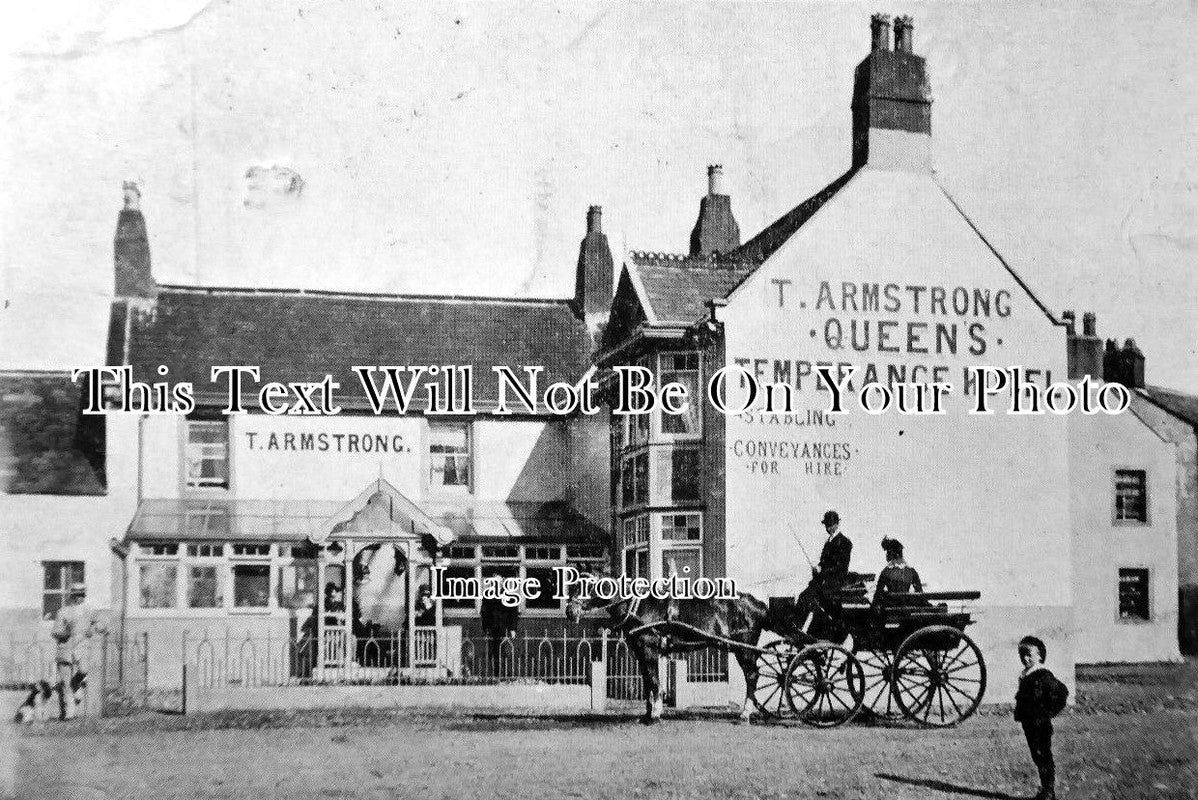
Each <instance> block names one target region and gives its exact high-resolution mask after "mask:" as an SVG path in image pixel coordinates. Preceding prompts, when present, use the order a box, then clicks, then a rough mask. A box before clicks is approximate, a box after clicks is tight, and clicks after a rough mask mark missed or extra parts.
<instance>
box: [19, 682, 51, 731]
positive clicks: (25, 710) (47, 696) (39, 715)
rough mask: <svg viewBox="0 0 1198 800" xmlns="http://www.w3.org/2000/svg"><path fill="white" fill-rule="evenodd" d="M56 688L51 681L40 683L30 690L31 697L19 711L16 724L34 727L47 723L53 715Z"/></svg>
mask: <svg viewBox="0 0 1198 800" xmlns="http://www.w3.org/2000/svg"><path fill="white" fill-rule="evenodd" d="M53 701H54V688H53V687H52V686H51V685H50V682H49V681H38V682H37V683H35V684H33V686H32V687H31V688H30V690H29V695H28V696H27V697H26V698H25V702H23V703H21V707H20V708H18V709H17V715H16V717H15V719H14V721H15V722H20V723H23V724H25V725H32V724H33V723H34V722H46V721H47V720H49V719H50V717H51V715H52V714H53V707H54V702H53Z"/></svg>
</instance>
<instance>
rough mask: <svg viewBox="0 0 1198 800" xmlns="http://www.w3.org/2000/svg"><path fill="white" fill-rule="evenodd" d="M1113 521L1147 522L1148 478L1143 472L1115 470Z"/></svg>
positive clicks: (1139, 470) (1140, 470)
mask: <svg viewBox="0 0 1198 800" xmlns="http://www.w3.org/2000/svg"><path fill="white" fill-rule="evenodd" d="M1115 521H1116V522H1145V523H1146V522H1148V476H1147V474H1146V473H1145V472H1144V470H1142V469H1117V470H1115Z"/></svg>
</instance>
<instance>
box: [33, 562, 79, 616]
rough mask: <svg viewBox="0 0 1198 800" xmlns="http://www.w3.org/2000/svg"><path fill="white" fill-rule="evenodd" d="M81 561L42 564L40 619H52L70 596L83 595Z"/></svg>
mask: <svg viewBox="0 0 1198 800" xmlns="http://www.w3.org/2000/svg"><path fill="white" fill-rule="evenodd" d="M84 589H85V586H84V581H83V562H82V561H43V562H42V619H53V618H54V615H55V614H57V613H58V609H60V608H62V607H63V606H65V605H66V604H67V598H69V597H70V596H71V595H72V594H75V593H79V594H84Z"/></svg>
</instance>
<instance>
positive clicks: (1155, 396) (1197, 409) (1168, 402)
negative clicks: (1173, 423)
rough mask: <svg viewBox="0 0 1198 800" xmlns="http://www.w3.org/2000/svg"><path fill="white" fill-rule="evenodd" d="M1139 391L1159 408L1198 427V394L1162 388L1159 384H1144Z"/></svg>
mask: <svg viewBox="0 0 1198 800" xmlns="http://www.w3.org/2000/svg"><path fill="white" fill-rule="evenodd" d="M1140 391H1141V392H1142V393H1143V394H1145V395H1147V396H1148V399H1150V400H1151V401H1152V402H1154V403H1156V404H1157V405H1158V406H1160V407H1161V408H1163V409H1165V410H1166V411H1168V412H1169V413H1171V414H1173V415H1174V416H1176V417H1180V418H1181V419H1184V420H1185V421H1186V422H1188V423H1190V424H1191V425H1193V426H1194V427H1195V428H1198V395H1192V394H1185V393H1183V392H1177V391H1174V390H1172V389H1162V388H1161V387H1159V386H1145V387H1144V388H1143V389H1141V390H1140Z"/></svg>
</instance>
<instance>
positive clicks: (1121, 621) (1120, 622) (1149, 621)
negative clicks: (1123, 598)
mask: <svg viewBox="0 0 1198 800" xmlns="http://www.w3.org/2000/svg"><path fill="white" fill-rule="evenodd" d="M1115 624H1116V625H1155V624H1156V620H1154V619H1132V618H1129V619H1124V618H1123V617H1120V618H1119V619H1117V620H1115Z"/></svg>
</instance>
